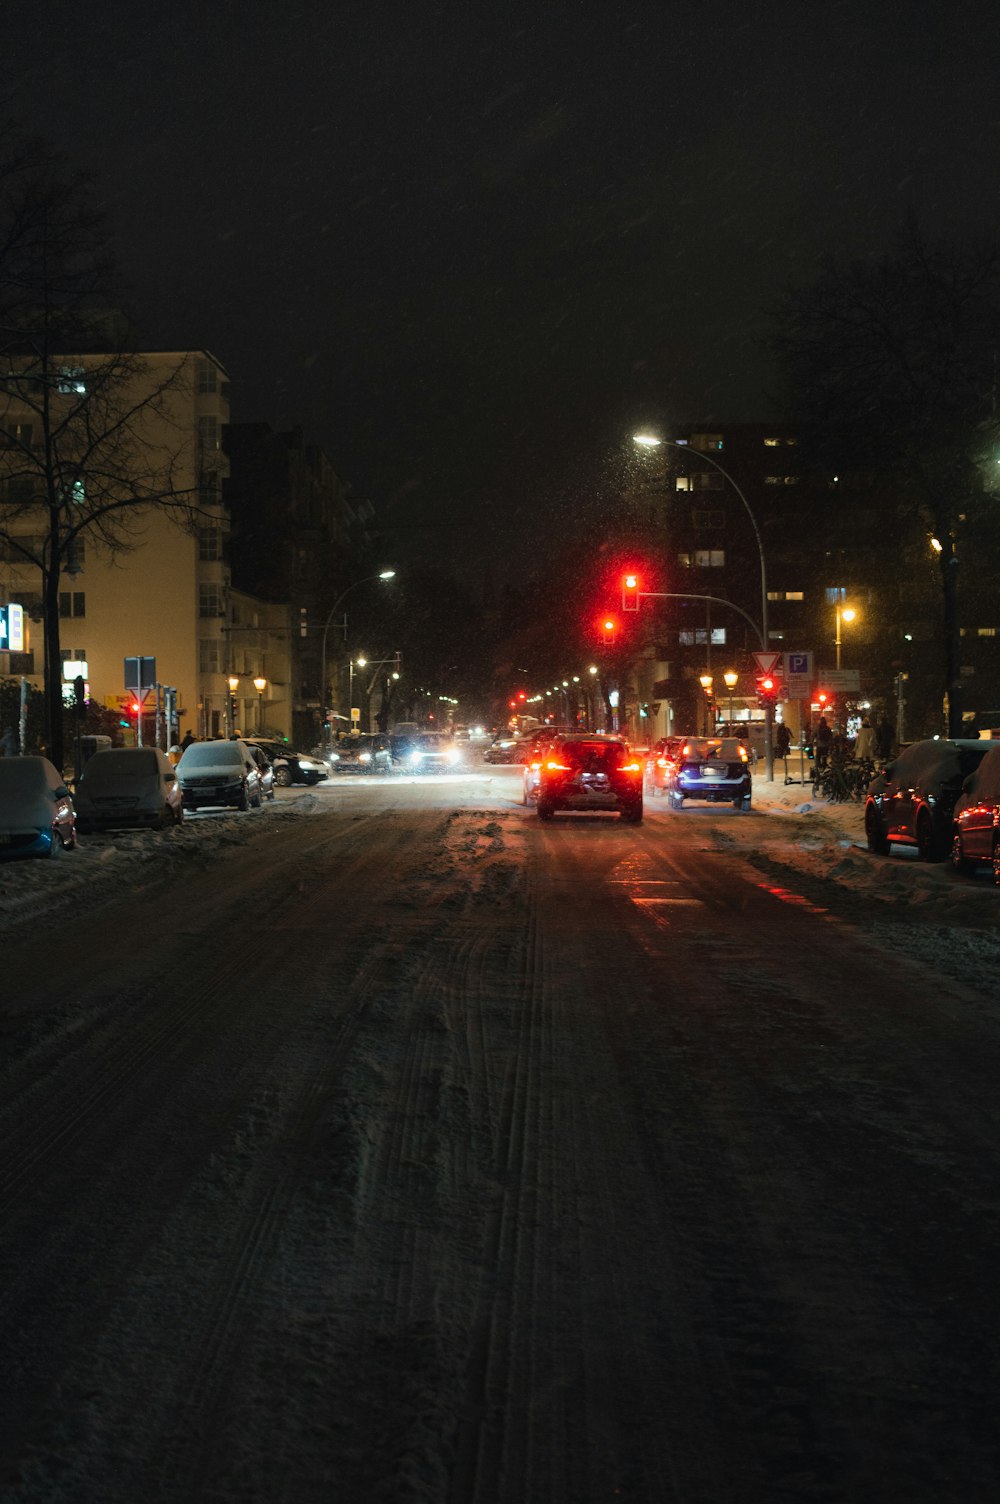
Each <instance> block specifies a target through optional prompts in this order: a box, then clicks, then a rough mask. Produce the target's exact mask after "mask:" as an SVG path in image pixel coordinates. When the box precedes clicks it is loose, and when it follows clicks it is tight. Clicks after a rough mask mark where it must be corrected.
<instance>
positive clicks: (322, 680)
mask: <svg viewBox="0 0 1000 1504" xmlns="http://www.w3.org/2000/svg"><path fill="white" fill-rule="evenodd" d="M395 578H396V571H395V570H394V569H383V570H380V572H379V573H378V574H369V575H366V576H365V578H364V579H363V580H355V581H354V584H353V585H348V587H347V589H346V590H342V591H341V592H340V594H339V595H338V596H337V599H336V600H335V601H334V603H333V605H332V606H331V607H330V614H329V616H328V617H327V619H326V622H325V624H324V626H323V645H322V648H321V649H320V670H319V710H320V729H321V731H322V733H323V745H324V746H326V744H327V733H326V636H327V633H328V632H329V630H330V623H331V622H332V621H333V618H334V613H335V612H336V611H337V610H338V609H339V607H340V606H341V604H342V603H343V602H344V601H345V600H346V599H347V597H348V596H349V595H350V593H351V591H352V590H357V589H358V587H359V586H361V585H370V584H371V583H372V581H373V580H394V579H395Z"/></svg>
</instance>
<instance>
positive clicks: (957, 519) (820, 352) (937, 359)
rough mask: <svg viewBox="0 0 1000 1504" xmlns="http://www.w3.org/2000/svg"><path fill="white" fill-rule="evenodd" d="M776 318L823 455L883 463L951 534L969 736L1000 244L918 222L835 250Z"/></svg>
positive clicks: (951, 696)
mask: <svg viewBox="0 0 1000 1504" xmlns="http://www.w3.org/2000/svg"><path fill="white" fill-rule="evenodd" d="M774 317H775V322H776V330H777V332H776V335H775V339H774V346H775V349H776V352H777V354H778V357H779V359H780V361H781V363H782V366H783V369H784V374H785V377H786V380H787V385H788V399H787V402H788V407H789V409H790V411H791V412H792V413H793V414H794V415H795V416H796V419H797V421H798V422H799V423H800V425H801V426H802V430H803V433H804V434H805V436H806V438H807V442H808V443H809V444H810V445H811V447H812V449H813V453H814V455H815V456H816V457H818V458H823V457H826V458H828V459H829V460H830V461H831V462H834V461H835V462H836V464H837V465H838V466H843V465H845V464H852V465H857V466H859V467H868V468H871V469H873V470H875V471H880V472H881V473H882V474H883V475H884V476H886V477H887V479H890V480H891V481H893V482H894V484H895V486H896V488H897V493H898V495H899V497H900V499H901V501H902V504H903V505H902V508H901V510H902V512H903V514H904V515H908V517H909V520H910V522H911V524H912V525H913V526H914V527H915V528H919V529H922V530H923V532H924V534H925V535H926V537H927V540H928V544H927V546H928V547H930V546H931V544H930V539H931V538H934V539H936V540H937V542H938V544H939V545H940V553H939V555H938V564H939V578H940V586H941V599H942V631H941V647H942V662H941V667H942V686H941V687H942V690H943V691H945V692H946V693H947V699H948V732H949V734H950V735H952V736H955V735H958V734H960V732H961V729H962V681H961V658H960V625H961V622H960V614H959V578H960V558H961V543H962V539H963V536H967V533H966V525H967V523H968V521H969V519H970V518H972V517H975V516H976V515H978V514H981V513H982V512H983V509H984V508H992V507H993V506H994V505H995V503H994V502H993V500H992V498H991V494H990V493H991V492H992V491H993V489H994V487H995V480H994V476H995V475H996V473H997V464H996V461H997V458H998V457H1000V446H998V434H1000V424H998V415H997V405H996V401H997V390H996V383H997V375H998V371H997V362H998V356H1000V249H998V248H996V247H984V248H982V249H979V250H975V251H966V252H960V251H958V250H955V249H952V248H944V247H932V246H930V245H928V244H927V243H926V241H925V240H924V238H923V237H922V235H921V233H920V232H919V230H918V229H917V227H916V226H915V225H913V224H909V225H907V226H906V228H905V229H904V230H903V231H902V232H901V234H900V236H899V237H898V240H897V242H896V244H895V246H894V247H893V249H892V250H891V252H890V253H889V254H886V255H884V256H882V257H881V258H879V259H877V260H869V261H861V262H857V261H856V262H851V263H845V262H839V261H833V260H831V261H829V262H827V263H826V264H825V265H824V266H823V268H822V270H821V272H820V274H819V276H818V277H817V278H816V280H815V281H814V282H813V283H811V284H810V285H809V286H806V287H799V288H795V289H792V290H790V291H789V292H788V293H787V294H786V295H785V297H784V298H783V299H782V300H781V301H780V303H779V305H778V306H777V308H776V309H775V310H774ZM886 525H887V528H888V529H889V530H890V532H891V531H892V530H893V529H894V527H895V522H894V519H890V518H887V519H886ZM893 541H894V542H895V541H897V540H895V539H894V540H893Z"/></svg>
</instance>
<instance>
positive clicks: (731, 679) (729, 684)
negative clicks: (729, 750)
mask: <svg viewBox="0 0 1000 1504" xmlns="http://www.w3.org/2000/svg"><path fill="white" fill-rule="evenodd" d="M722 677H723V679H725V681H726V688H727V689H728V691H729V735H730V736H732V734H733V690H734V689H735V688H736V681H737V680H738V679H739V677H740V676H739V674H738V673H736V672H735V670H734V669H731V668H730V669H727V670H726V672H725V673H724V674H723V676H722Z"/></svg>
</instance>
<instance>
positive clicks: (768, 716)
mask: <svg viewBox="0 0 1000 1504" xmlns="http://www.w3.org/2000/svg"><path fill="white" fill-rule="evenodd" d="M633 442H634V443H636V444H639V445H640V446H641V447H642V448H643V449H659V448H660V447H661V446H662V445H667V446H668V447H669V448H671V449H681V450H683V452H684V453H685V454H688V455H690V454H696V455H697V456H698V458H699V459H702V460H707V462H708V463H709V464H710V465H711V466H712V467H713V469H715V470H718V472H719V474H720V475H721V476H722V477H723V479H725V480H727V481H728V482H729V484H730V485H731V486H732V488H733V490H734V491H735V492H736V494H737V496H738V497H739V498H740V501H742V503H743V508H744V510H745V512H746V514H747V516H748V517H749V518H750V526H751V527H752V528H753V535H754V538H755V540H756V543H757V553H758V554H759V555H760V645H761V648H762V650H763V651H764V652H765V653H766V652H767V650H768V648H769V647H770V639H769V637H768V631H767V566H766V564H765V562H764V544H763V542H762V541H761V536H760V528H759V527H758V526H757V519H756V517H755V516H754V514H753V511H752V509H751V506H750V503H749V502H748V501H747V499H746V497H745V496H744V495H743V492H742V491H741V490H740V488H739V486H738V485H737V484H736V482H735V481H734V480H733V477H732V476H731V475H730V474H729V471H728V470H724V469H723V467H722V466H721V465H720V464H719V462H718V460H716V459H713V458H712V456H711V455H710V454H706V452H705V451H704V450H703V449H692V448H691V446H690V444H681V443H678V441H677V440H676V439H661V438H660V437H659V435H658V434H652V433H637V434H633ZM773 716H774V711H773V710H772V709H770V708H768V709H767V711H766V712H765V722H764V748H765V752H766V757H767V778H768V782H771V781H772V780H773V778H774V747H773V737H772V728H773Z"/></svg>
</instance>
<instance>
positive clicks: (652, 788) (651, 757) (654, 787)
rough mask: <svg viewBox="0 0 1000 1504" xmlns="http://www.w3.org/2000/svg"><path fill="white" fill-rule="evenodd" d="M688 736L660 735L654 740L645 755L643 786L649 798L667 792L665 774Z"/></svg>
mask: <svg viewBox="0 0 1000 1504" xmlns="http://www.w3.org/2000/svg"><path fill="white" fill-rule="evenodd" d="M687 740H689V738H687V737H684V736H661V737H660V740H659V741H658V742H654V744H653V745H652V747H650V749H649V753H648V755H647V757H646V772H645V779H644V782H645V788H646V793H647V794H648V795H649V796H650V798H651V799H655V798H656V796H657V794H659V795H661V796H662V795H664V794H665V793H666V792H667V787H666V785H667V774H668V772H669V771H670V769H671V768H672V767H673V765H674V762H675V761H676V758H677V754H678V752H679V751H680V749H681V747H683V745H684V743H685V741H687Z"/></svg>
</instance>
